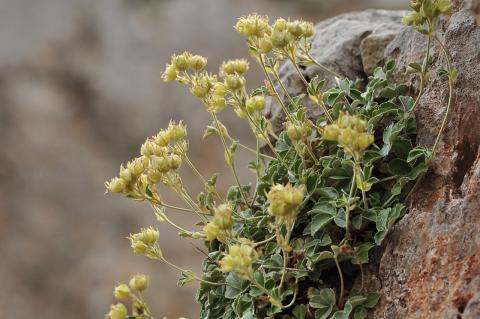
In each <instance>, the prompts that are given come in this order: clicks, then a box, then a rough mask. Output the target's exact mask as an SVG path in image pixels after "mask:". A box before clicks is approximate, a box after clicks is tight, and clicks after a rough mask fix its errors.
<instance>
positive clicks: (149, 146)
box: [140, 139, 166, 166]
mask: <svg viewBox="0 0 480 319" xmlns="http://www.w3.org/2000/svg"><path fill="white" fill-rule="evenodd" d="M165 153H166V150H165V148H164V147H161V146H159V145H157V144H156V143H155V142H154V141H153V140H151V139H148V140H146V141H145V143H143V144H142V147H141V148H140V154H142V155H143V156H152V155H156V156H163V155H165ZM145 166H147V165H145Z"/></svg>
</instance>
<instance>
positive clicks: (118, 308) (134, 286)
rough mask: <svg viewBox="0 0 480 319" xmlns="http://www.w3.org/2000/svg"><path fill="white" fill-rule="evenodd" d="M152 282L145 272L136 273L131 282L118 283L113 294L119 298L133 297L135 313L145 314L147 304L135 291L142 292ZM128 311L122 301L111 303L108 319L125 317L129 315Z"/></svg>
mask: <svg viewBox="0 0 480 319" xmlns="http://www.w3.org/2000/svg"><path fill="white" fill-rule="evenodd" d="M149 283H150V279H149V278H148V276H147V275H144V274H136V275H135V276H133V277H132V278H131V279H130V282H129V283H128V285H127V284H123V283H121V284H118V285H117V286H116V287H115V289H114V291H113V295H114V296H115V298H116V299H118V300H124V299H127V298H131V300H132V309H133V315H139V314H143V313H144V312H145V307H146V304H145V303H144V302H142V301H140V300H139V299H138V298H137V297H136V296H135V293H134V292H142V291H144V290H145V289H147V288H148V286H149ZM127 314H128V311H127V308H126V307H125V305H124V304H122V303H121V302H119V303H117V304H115V305H111V306H110V311H109V313H108V314H107V318H108V319H118V318H121V319H125V317H126V316H127Z"/></svg>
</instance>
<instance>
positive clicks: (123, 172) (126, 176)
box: [120, 165, 134, 183]
mask: <svg viewBox="0 0 480 319" xmlns="http://www.w3.org/2000/svg"><path fill="white" fill-rule="evenodd" d="M120 178H121V179H123V180H124V181H125V182H126V183H130V182H131V181H132V180H133V178H134V176H133V174H132V172H131V171H130V170H129V169H128V168H125V167H123V165H121V166H120Z"/></svg>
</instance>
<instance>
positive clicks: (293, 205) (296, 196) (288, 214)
mask: <svg viewBox="0 0 480 319" xmlns="http://www.w3.org/2000/svg"><path fill="white" fill-rule="evenodd" d="M303 198H304V187H303V186H300V187H293V186H292V185H290V184H288V185H287V186H283V185H281V184H276V185H274V186H273V187H272V188H271V189H270V191H269V192H268V194H267V199H268V200H269V201H270V207H269V208H268V211H269V213H270V214H272V215H273V216H276V217H278V218H280V219H281V220H282V221H285V222H287V223H293V222H294V218H295V216H296V214H297V208H298V206H299V205H300V204H301V203H302V202H303Z"/></svg>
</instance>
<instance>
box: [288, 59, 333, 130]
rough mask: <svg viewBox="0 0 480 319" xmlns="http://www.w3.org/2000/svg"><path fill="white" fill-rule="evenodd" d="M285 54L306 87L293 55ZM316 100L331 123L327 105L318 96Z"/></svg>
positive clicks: (306, 84)
mask: <svg viewBox="0 0 480 319" xmlns="http://www.w3.org/2000/svg"><path fill="white" fill-rule="evenodd" d="M285 54H286V55H287V56H288V59H289V60H290V62H292V64H293V66H294V67H295V70H296V71H297V73H298V75H299V76H300V78H301V79H302V82H303V83H304V84H305V87H306V88H308V82H307V80H306V79H305V77H304V76H303V73H302V71H300V69H299V68H298V65H297V63H296V61H295V56H290V55H288V53H286V52H285ZM317 100H318V105H319V106H320V107H321V108H322V110H323V113H325V116H326V117H327V119H328V121H329V122H330V123H333V119H332V117H331V116H330V114H329V113H328V110H327V107H326V106H325V103H323V100H322V99H321V98H318V97H317Z"/></svg>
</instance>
